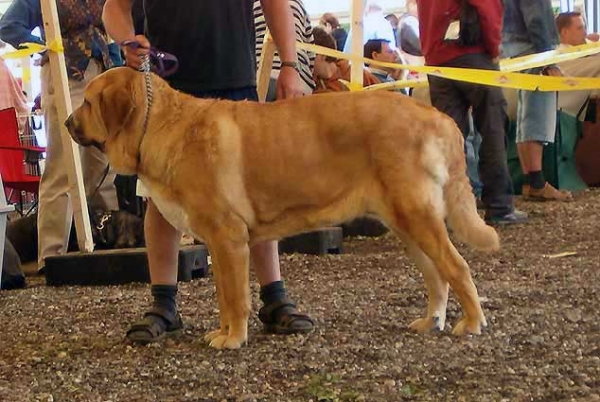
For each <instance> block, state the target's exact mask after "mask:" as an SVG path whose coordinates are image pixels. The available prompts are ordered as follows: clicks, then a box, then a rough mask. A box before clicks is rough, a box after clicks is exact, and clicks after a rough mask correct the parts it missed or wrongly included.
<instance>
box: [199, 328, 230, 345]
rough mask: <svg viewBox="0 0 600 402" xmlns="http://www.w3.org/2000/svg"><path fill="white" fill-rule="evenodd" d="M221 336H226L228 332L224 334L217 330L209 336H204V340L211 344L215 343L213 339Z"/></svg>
mask: <svg viewBox="0 0 600 402" xmlns="http://www.w3.org/2000/svg"><path fill="white" fill-rule="evenodd" d="M221 335H225V336H226V335H227V332H225V333H223V332H222V331H221V330H220V329H217V330H214V331H210V332H209V333H208V334H206V335H204V340H205V341H206V342H209V343H210V342H212V341H213V339H215V338H216V337H218V336H221Z"/></svg>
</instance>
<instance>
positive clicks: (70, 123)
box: [65, 114, 73, 128]
mask: <svg viewBox="0 0 600 402" xmlns="http://www.w3.org/2000/svg"><path fill="white" fill-rule="evenodd" d="M72 125H73V115H72V114H71V115H69V117H67V120H65V126H66V127H67V128H70V127H71V126H72Z"/></svg>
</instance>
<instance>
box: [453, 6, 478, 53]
mask: <svg viewBox="0 0 600 402" xmlns="http://www.w3.org/2000/svg"><path fill="white" fill-rule="evenodd" d="M457 43H458V45H460V46H477V45H480V44H481V43H482V39H481V25H480V24H479V15H478V14H477V9H476V8H475V7H473V6H472V5H471V4H469V2H468V1H467V0H463V1H462V5H461V11H460V33H459V35H458V41H457Z"/></svg>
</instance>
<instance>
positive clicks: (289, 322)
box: [258, 298, 315, 335]
mask: <svg viewBox="0 0 600 402" xmlns="http://www.w3.org/2000/svg"><path fill="white" fill-rule="evenodd" d="M258 318H259V319H260V321H261V322H262V323H263V325H264V329H265V332H267V333H270V334H281V335H291V334H306V333H308V332H311V331H312V330H314V329H315V323H314V321H313V320H312V318H310V317H309V316H307V315H306V314H302V313H300V312H298V310H297V309H296V305H295V304H294V303H293V302H292V301H291V300H290V299H288V298H284V299H282V300H278V301H276V302H273V303H270V304H267V305H264V306H263V307H262V308H261V309H260V310H259V311H258Z"/></svg>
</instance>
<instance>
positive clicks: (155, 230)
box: [127, 200, 183, 344]
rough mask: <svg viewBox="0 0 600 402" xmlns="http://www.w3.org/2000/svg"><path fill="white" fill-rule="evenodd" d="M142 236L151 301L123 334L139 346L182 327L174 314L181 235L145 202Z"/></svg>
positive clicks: (178, 318)
mask: <svg viewBox="0 0 600 402" xmlns="http://www.w3.org/2000/svg"><path fill="white" fill-rule="evenodd" d="M144 233H145V237H146V251H147V255H148V267H149V270H150V283H151V292H152V297H153V302H152V307H151V308H150V309H149V310H148V311H147V312H146V313H145V314H144V318H143V319H142V320H140V321H138V322H136V323H134V324H133V325H132V326H131V328H130V329H129V331H127V338H128V339H129V340H130V341H132V342H135V343H140V344H146V343H149V342H153V341H156V340H158V339H160V338H161V337H162V336H163V335H164V334H166V333H169V332H174V331H176V330H179V329H181V328H182V326H183V323H182V321H181V317H180V316H179V313H178V311H177V262H178V252H179V241H180V239H181V233H180V232H179V231H177V230H176V229H175V228H174V227H173V226H171V224H170V223H169V222H167V220H166V219H165V218H164V217H163V216H162V214H161V213H160V212H159V211H158V209H157V208H156V206H155V205H154V203H153V202H152V200H148V209H147V210H146V216H145V219H144Z"/></svg>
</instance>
